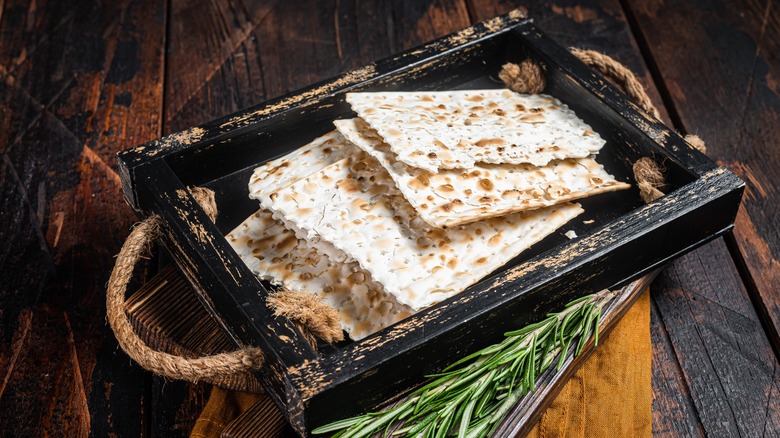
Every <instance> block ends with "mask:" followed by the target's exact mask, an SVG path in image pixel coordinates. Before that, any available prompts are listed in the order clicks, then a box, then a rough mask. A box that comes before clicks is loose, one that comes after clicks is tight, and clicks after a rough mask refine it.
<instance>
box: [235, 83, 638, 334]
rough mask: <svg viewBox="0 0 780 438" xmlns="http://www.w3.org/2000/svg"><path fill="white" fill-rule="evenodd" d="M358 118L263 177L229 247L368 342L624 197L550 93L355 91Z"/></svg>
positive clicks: (256, 180) (576, 122)
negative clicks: (590, 203)
mask: <svg viewBox="0 0 780 438" xmlns="http://www.w3.org/2000/svg"><path fill="white" fill-rule="evenodd" d="M347 101H348V102H349V103H350V104H351V105H352V108H353V109H354V110H355V112H357V114H358V116H360V117H359V118H355V119H350V120H337V121H335V125H336V128H337V131H333V132H331V133H328V134H326V135H324V136H322V137H319V138H317V139H315V140H314V141H312V142H311V143H309V144H307V145H305V146H303V147H302V148H300V149H298V150H297V151H295V152H294V153H292V154H290V155H287V156H285V157H282V158H280V159H277V160H274V161H271V162H269V163H267V164H265V165H264V166H261V167H259V168H258V169H256V170H255V172H254V174H253V175H252V179H251V180H250V183H249V188H250V196H251V197H253V198H255V199H258V200H259V201H260V205H261V207H262V208H261V210H260V211H258V212H257V213H256V214H255V215H253V216H252V217H250V218H249V219H247V220H246V221H245V222H244V223H243V224H241V225H240V226H239V227H238V228H236V229H235V230H233V232H231V233H230V235H229V236H228V239H229V241H230V242H231V244H232V245H233V246H234V247H235V248H236V251H237V252H238V253H239V255H240V256H241V257H242V259H243V260H244V261H245V262H246V263H247V265H248V266H249V267H250V268H251V269H252V271H253V272H254V273H255V274H256V275H257V276H258V277H260V278H262V279H265V280H269V281H271V282H273V283H275V284H278V285H281V286H283V287H286V288H288V289H290V290H295V291H310V292H314V293H317V294H319V295H321V296H322V297H323V298H324V300H325V302H326V303H328V304H329V305H331V306H332V307H334V308H336V309H337V310H338V311H339V312H340V314H341V316H342V326H343V327H344V329H345V330H346V331H347V332H348V333H349V334H350V336H351V337H352V338H353V339H361V338H363V337H365V336H367V335H368V334H371V333H373V332H375V331H377V330H379V329H381V328H383V327H386V326H388V325H390V324H393V323H395V322H397V321H399V320H401V319H403V318H405V317H407V316H408V315H410V314H412V313H414V312H416V311H418V310H420V309H423V308H425V307H427V306H430V305H433V304H435V303H438V302H440V301H442V300H444V299H446V298H449V297H451V296H453V295H455V294H457V293H459V292H461V291H463V290H464V289H465V288H466V287H468V286H470V285H471V284H474V283H475V282H477V281H478V280H480V279H481V278H483V277H485V276H486V275H488V274H490V273H491V272H492V271H494V270H495V269H497V268H499V267H500V266H502V265H503V264H505V263H506V262H508V261H509V260H510V259H512V258H513V257H515V256H516V255H517V254H519V253H520V252H522V251H523V250H525V249H527V248H529V247H530V246H531V245H533V244H534V243H536V242H538V241H540V240H541V239H543V238H544V237H546V236H547V235H549V234H551V233H552V232H554V231H555V230H557V229H558V228H560V227H561V226H562V225H564V224H565V223H566V222H568V221H569V220H571V219H572V218H574V217H575V216H577V215H579V214H580V213H582V211H583V210H582V208H581V206H580V205H579V204H576V203H572V202H570V201H572V200H575V199H579V198H583V197H586V196H591V195H594V194H597V193H602V192H607V191H612V190H619V189H623V188H627V187H628V185H627V184H625V183H621V182H618V181H616V180H615V178H614V177H612V176H611V175H610V174H609V173H607V172H606V171H605V170H604V168H603V167H602V166H601V165H599V164H598V163H597V162H596V161H595V160H594V158H593V155H594V154H596V153H597V152H598V151H599V149H600V148H601V147H602V146H603V145H604V141H603V140H602V139H601V137H599V135H598V134H596V133H594V132H593V131H592V130H591V129H590V127H589V126H588V125H587V124H585V123H584V122H583V121H582V120H580V119H579V118H578V117H577V116H576V115H575V114H574V113H573V112H572V111H571V110H570V109H568V108H567V107H566V106H565V105H564V104H562V103H561V102H559V101H558V100H556V99H554V98H552V97H549V96H544V95H533V96H531V95H520V94H517V93H513V92H511V91H507V90H481V91H458V92H446V93H440V92H436V93H434V92H425V93H352V94H348V95H347Z"/></svg>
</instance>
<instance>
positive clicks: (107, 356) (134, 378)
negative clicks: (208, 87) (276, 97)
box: [0, 0, 166, 436]
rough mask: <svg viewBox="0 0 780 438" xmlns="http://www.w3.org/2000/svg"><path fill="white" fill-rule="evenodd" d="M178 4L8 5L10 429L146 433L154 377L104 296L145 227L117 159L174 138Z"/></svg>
mask: <svg viewBox="0 0 780 438" xmlns="http://www.w3.org/2000/svg"><path fill="white" fill-rule="evenodd" d="M165 12H166V11H165V3H164V2H156V1H148V0H139V1H122V2H119V1H117V2H108V3H106V4H102V5H101V4H97V3H89V2H74V1H38V2H26V1H18V0H9V1H5V2H3V12H2V20H1V21H0V96H2V100H1V101H0V105H1V109H0V113H2V114H3V115H2V117H0V121H1V122H0V123H2V129H0V151H2V153H3V164H2V166H3V169H2V175H3V176H2V180H1V181H0V185H1V186H2V193H3V202H4V203H5V202H9V203H10V202H13V205H8V206H4V207H3V209H2V211H3V213H2V215H3V219H2V221H0V222H2V225H1V226H0V229H2V237H3V238H4V241H6V240H5V238H8V240H7V241H8V242H11V243H13V244H12V245H11V246H9V247H8V249H9V250H11V251H13V253H5V254H7V255H4V257H8V256H9V255H10V256H11V257H10V258H8V259H6V260H4V263H3V266H4V268H3V280H0V284H1V285H2V286H0V296H1V297H2V300H3V303H6V302H9V303H10V302H13V303H14V304H9V305H8V306H7V307H6V306H5V305H4V304H3V305H2V309H3V312H2V313H3V318H2V320H0V321H1V322H2V326H0V333H2V334H3V342H2V346H1V347H0V352H2V358H3V359H2V360H1V361H0V375H2V376H3V377H2V379H4V380H3V384H2V385H3V391H0V393H2V395H0V412H2V415H0V429H2V430H3V431H4V432H6V433H9V434H10V435H15V436H43V435H47V434H48V435H57V436H62V435H68V436H69V435H86V434H87V433H92V434H94V435H96V436H108V435H110V434H112V433H115V434H121V435H123V436H133V435H141V434H142V433H143V430H144V420H143V418H144V409H143V406H144V392H145V388H146V384H147V383H148V375H147V374H146V373H144V372H142V370H140V368H138V367H136V366H133V365H132V364H131V362H130V360H129V359H128V358H127V357H126V356H125V355H124V354H117V345H116V341H115V340H114V337H113V334H112V333H111V331H110V329H109V328H108V327H107V326H106V324H105V314H104V308H105V304H104V302H105V300H104V296H105V295H104V294H105V284H106V281H107V279H108V272H109V270H110V268H111V266H112V265H113V255H114V254H116V252H117V251H118V249H119V246H120V244H121V242H122V240H123V239H124V237H125V236H126V235H127V230H128V227H129V225H130V224H131V222H132V216H131V212H130V210H129V209H128V208H127V207H126V206H125V205H124V204H123V203H122V202H121V187H120V184H119V178H118V177H117V175H116V171H115V169H114V167H113V165H114V162H115V158H114V154H115V153H116V152H117V151H119V150H121V149H123V148H126V147H129V146H131V145H133V144H137V143H139V142H143V141H148V140H151V139H153V138H155V137H157V136H159V135H160V122H161V110H162V75H161V71H162V66H163V54H164V52H163V51H162V50H160V48H161V47H163V41H164V36H165V35H164V29H165V26H164V23H165ZM20 194H21V195H20ZM6 214H8V215H9V216H8V217H9V218H10V217H13V218H15V219H14V220H11V221H6ZM17 239H24V241H26V242H27V245H28V246H26V247H25V246H23V245H21V246H20V244H19V240H17ZM36 254H37V255H36ZM49 254H50V255H49ZM22 259H27V260H28V261H29V264H25V265H24V266H20V265H19V264H18V262H19V261H21V260H22ZM47 259H48V260H49V261H48V262H47V261H46V260H47ZM49 266H51V267H52V268H51V269H50V268H49ZM5 269H8V271H6V270H5ZM6 278H11V281H10V282H6V281H4V280H5V279H6ZM31 278H37V280H36V284H33V282H31V281H30V280H31ZM6 300H8V301H6ZM9 342H10V344H9Z"/></svg>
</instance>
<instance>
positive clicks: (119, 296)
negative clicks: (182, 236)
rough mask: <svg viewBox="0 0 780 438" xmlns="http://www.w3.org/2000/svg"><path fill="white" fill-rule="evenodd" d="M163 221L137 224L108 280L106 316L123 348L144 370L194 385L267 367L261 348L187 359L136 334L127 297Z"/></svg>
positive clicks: (145, 221)
mask: <svg viewBox="0 0 780 438" xmlns="http://www.w3.org/2000/svg"><path fill="white" fill-rule="evenodd" d="M160 225H161V219H160V217H159V216H157V215H152V216H149V217H148V218H147V219H146V220H144V221H142V222H140V223H139V224H137V225H136V226H135V227H134V228H133V230H132V231H131V232H130V235H129V236H128V237H127V240H125V243H124V244H123V245H122V249H121V250H120V251H119V255H118V256H117V259H116V264H115V265H114V269H113V271H112V272H111V278H110V279H109V280H108V289H107V295H106V316H107V319H108V323H109V325H110V326H111V329H112V330H113V331H114V335H115V336H116V339H117V341H118V342H119V346H120V347H122V350H124V351H125V353H127V355H128V356H130V358H131V359H133V360H134V361H135V362H136V363H138V364H139V365H141V367H143V368H144V369H146V370H148V371H151V372H153V373H155V374H158V375H161V376H163V377H168V378H171V379H176V380H187V381H190V382H198V381H201V380H203V381H206V382H209V383H217V382H218V381H223V380H224V379H225V378H226V377H229V376H237V375H240V374H243V373H246V372H248V371H251V370H253V369H257V368H259V367H260V366H262V364H263V354H262V352H261V351H260V349H258V348H254V347H252V348H244V349H240V350H236V351H231V352H228V353H221V354H216V355H212V356H204V357H198V358H185V357H181V356H175V355H172V354H168V353H164V352H161V351H157V350H155V349H153V348H152V347H150V346H149V345H147V344H146V343H145V342H144V341H143V340H142V339H141V338H140V337H139V336H138V334H137V333H136V332H135V331H134V330H133V327H132V325H131V324H130V320H129V319H128V317H127V314H126V313H125V293H126V291H127V284H128V283H129V281H130V279H131V278H132V276H133V270H134V268H135V265H136V263H138V260H139V259H140V258H141V257H142V256H143V255H144V254H145V253H146V252H147V249H148V248H149V247H150V246H151V244H152V243H153V242H154V241H155V240H157V238H158V237H159V236H160Z"/></svg>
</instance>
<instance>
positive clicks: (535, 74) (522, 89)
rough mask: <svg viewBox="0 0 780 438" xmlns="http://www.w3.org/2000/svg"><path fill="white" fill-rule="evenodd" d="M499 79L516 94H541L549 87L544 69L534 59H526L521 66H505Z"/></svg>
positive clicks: (509, 64) (508, 64) (499, 74)
mask: <svg viewBox="0 0 780 438" xmlns="http://www.w3.org/2000/svg"><path fill="white" fill-rule="evenodd" d="M498 77H499V78H500V79H501V80H502V81H503V82H504V84H506V86H507V87H509V89H510V90H512V91H514V92H515V93H522V94H539V93H541V92H542V90H544V87H545V86H546V85H547V81H546V80H545V79H544V72H543V71H542V68H541V67H540V66H539V64H538V63H536V62H535V61H534V60H532V59H526V60H524V61H523V62H521V63H520V64H519V65H518V64H512V63H511V62H510V63H507V64H504V66H503V67H501V71H500V72H499V73H498Z"/></svg>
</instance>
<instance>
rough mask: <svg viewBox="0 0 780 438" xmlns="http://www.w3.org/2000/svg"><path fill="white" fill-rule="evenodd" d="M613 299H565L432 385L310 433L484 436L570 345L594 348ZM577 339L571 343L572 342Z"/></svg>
mask: <svg viewBox="0 0 780 438" xmlns="http://www.w3.org/2000/svg"><path fill="white" fill-rule="evenodd" d="M614 296H615V293H613V292H610V291H608V290H604V291H602V292H599V293H596V294H593V295H588V296H585V297H582V298H580V299H577V300H575V301H572V302H570V303H569V304H567V305H566V307H565V308H564V309H563V310H562V311H561V312H559V313H551V314H548V315H547V318H546V319H544V320H543V321H539V322H537V323H534V324H530V325H528V326H526V327H523V328H521V329H519V330H515V331H512V332H508V333H505V334H504V336H505V337H504V340H503V341H502V342H500V343H498V344H494V345H491V346H489V347H485V348H483V349H482V350H479V351H477V352H476V353H473V354H470V355H468V356H466V357H464V358H462V359H460V360H459V361H457V362H455V363H453V364H451V365H450V366H448V367H447V368H445V369H444V370H443V371H442V372H441V373H439V374H435V375H432V376H428V377H429V378H430V379H431V380H430V381H429V382H428V383H426V384H425V385H423V386H422V387H420V388H418V389H417V390H415V391H414V392H412V393H411V394H409V395H408V396H407V397H406V398H405V399H404V400H403V401H401V402H400V403H398V404H397V405H395V406H393V407H391V408H388V409H387V410H384V411H379V412H370V413H367V414H363V415H360V416H357V417H352V418H348V419H345V420H341V421H337V422H334V423H331V424H328V425H325V426H322V427H319V428H317V429H315V430H314V431H313V432H312V433H314V434H326V433H334V435H333V437H338V438H360V437H369V436H373V435H375V434H377V433H383V434H384V435H385V436H387V435H388V434H389V435H392V436H409V437H418V436H419V437H424V438H429V437H431V438H438V437H444V436H448V435H454V434H457V436H458V438H476V437H484V436H488V435H490V434H491V433H492V432H493V430H494V429H495V428H496V427H497V426H498V424H499V423H500V421H501V420H502V419H503V418H504V416H505V415H506V414H507V412H509V409H511V408H512V406H514V404H515V403H516V402H517V401H518V400H519V399H520V398H521V397H522V396H523V395H525V394H526V393H528V392H529V391H533V389H534V385H535V383H536V378H537V377H538V376H539V375H540V374H541V373H542V372H544V371H545V370H546V369H548V368H549V367H550V366H551V365H552V364H553V362H554V361H555V358H556V356H557V357H559V359H558V362H557V368H558V369H560V367H561V366H563V364H564V362H565V360H566V353H567V352H568V351H569V348H570V347H571V345H572V344H574V354H575V355H579V354H580V352H581V351H582V348H583V347H584V346H585V342H586V341H587V339H588V338H589V337H590V334H591V332H593V334H594V337H595V338H594V340H595V342H596V344H598V327H599V321H600V319H601V311H602V309H603V308H604V306H605V305H606V304H607V303H608V302H609V301H610V300H611V299H612V298H613V297H614ZM575 341H576V343H575Z"/></svg>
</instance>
